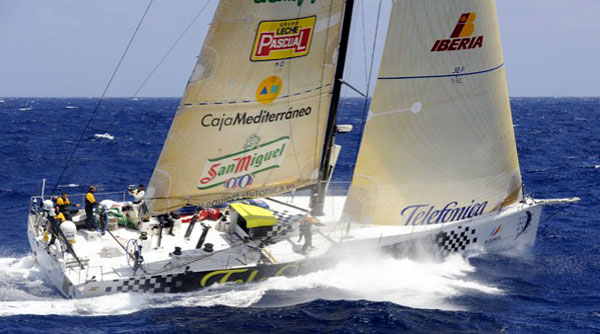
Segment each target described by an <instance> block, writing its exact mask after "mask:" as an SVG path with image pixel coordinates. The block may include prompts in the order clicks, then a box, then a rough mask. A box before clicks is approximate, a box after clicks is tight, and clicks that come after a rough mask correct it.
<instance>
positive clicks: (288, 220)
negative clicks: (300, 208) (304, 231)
mask: <svg viewBox="0 0 600 334" xmlns="http://www.w3.org/2000/svg"><path fill="white" fill-rule="evenodd" d="M271 212H272V213H273V215H274V216H275V218H277V220H278V221H279V224H282V225H290V224H295V223H299V222H300V221H301V220H302V219H303V218H304V216H305V215H303V214H299V213H297V214H290V212H289V211H288V210H283V211H277V210H272V211H271Z"/></svg>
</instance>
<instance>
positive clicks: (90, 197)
mask: <svg viewBox="0 0 600 334" xmlns="http://www.w3.org/2000/svg"><path fill="white" fill-rule="evenodd" d="M95 192H96V187H95V186H90V189H89V191H88V193H87V194H85V224H86V226H87V228H88V230H90V231H94V230H96V227H95V226H96V218H95V217H94V207H95V206H96V205H98V203H97V202H96V198H95V197H94V193H95Z"/></svg>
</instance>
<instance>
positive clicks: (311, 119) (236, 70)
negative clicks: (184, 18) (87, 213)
mask: <svg viewBox="0 0 600 334" xmlns="http://www.w3.org/2000/svg"><path fill="white" fill-rule="evenodd" d="M342 15H343V1H342V0H330V1H325V0H319V1H278V2H271V1H257V0H255V1H250V0H248V1H238V0H223V1H221V2H220V3H219V5H218V8H217V10H216V12H215V14H214V18H213V21H212V23H211V27H210V29H209V32H208V35H207V37H206V40H205V42H204V46H203V48H202V51H201V53H200V56H199V58H198V61H197V64H196V66H195V68H194V71H193V73H192V75H191V77H190V79H189V82H188V85H187V87H186V90H185V93H184V96H183V98H182V100H181V104H180V106H179V108H178V110H177V113H176V116H175V118H174V120H173V124H172V125H171V129H170V131H169V134H168V136H167V139H166V142H165V144H164V147H163V150H162V153H161V155H160V158H159V160H158V162H157V165H156V168H155V170H154V173H153V175H152V179H151V181H150V185H149V189H148V192H147V196H146V203H147V204H148V207H149V209H150V212H152V213H158V212H164V211H168V210H172V209H174V208H178V207H181V206H183V205H186V204H194V205H200V206H207V207H211V206H214V205H217V204H221V203H225V202H229V201H232V200H235V199H237V198H252V197H265V196H273V195H277V194H281V193H285V192H289V191H292V190H294V189H295V188H297V187H302V186H305V185H309V184H312V183H314V182H316V180H317V177H318V168H319V164H320V159H321V152H322V149H323V147H322V146H323V137H324V129H325V127H326V122H327V112H328V109H329V104H330V92H331V89H332V83H333V78H334V70H335V62H336V54H337V53H336V47H337V45H338V42H339V34H340V24H341V19H342Z"/></svg>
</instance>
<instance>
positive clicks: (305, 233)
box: [299, 217, 317, 253]
mask: <svg viewBox="0 0 600 334" xmlns="http://www.w3.org/2000/svg"><path fill="white" fill-rule="evenodd" d="M316 222H317V221H316V220H315V219H314V218H312V217H305V218H304V219H302V221H301V222H300V239H302V237H304V245H303V246H302V253H305V252H306V251H307V250H310V249H313V245H312V231H311V229H312V225H313V224H315V223H316ZM300 239H299V240H300Z"/></svg>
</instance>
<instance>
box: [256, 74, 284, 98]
mask: <svg viewBox="0 0 600 334" xmlns="http://www.w3.org/2000/svg"><path fill="white" fill-rule="evenodd" d="M280 92H281V78H280V77H278V76H276V75H273V76H270V77H268V78H266V79H265V80H263V81H262V82H261V83H260V85H258V88H256V100H257V101H258V102H260V103H262V104H269V103H271V102H273V101H274V100H275V99H276V98H277V96H279V93H280Z"/></svg>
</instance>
